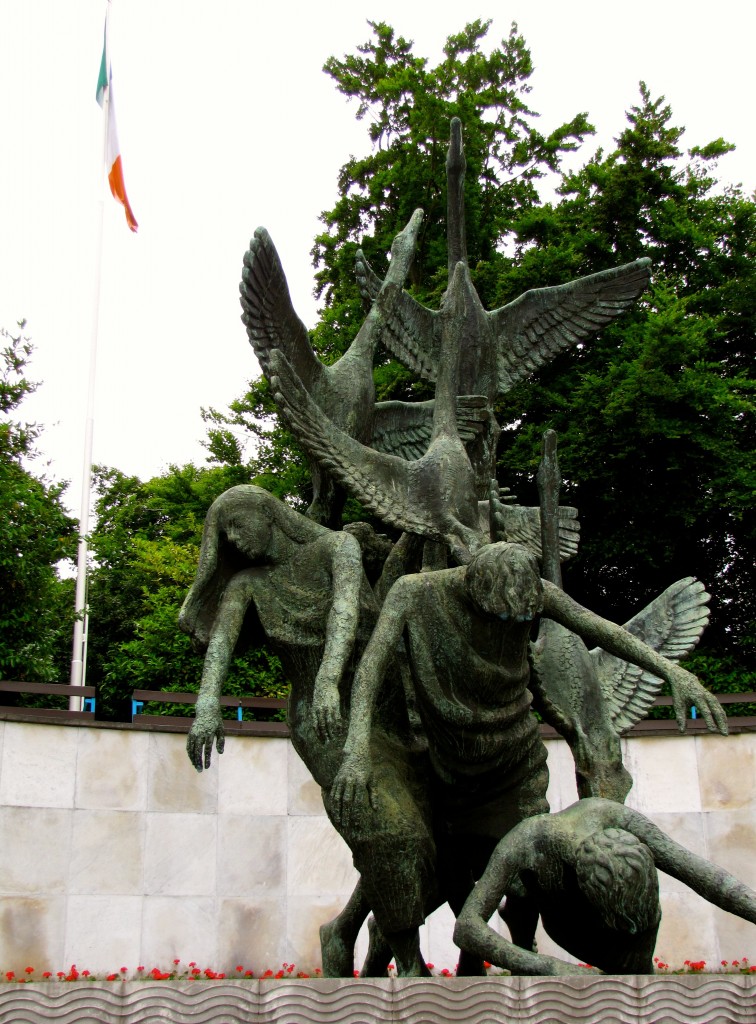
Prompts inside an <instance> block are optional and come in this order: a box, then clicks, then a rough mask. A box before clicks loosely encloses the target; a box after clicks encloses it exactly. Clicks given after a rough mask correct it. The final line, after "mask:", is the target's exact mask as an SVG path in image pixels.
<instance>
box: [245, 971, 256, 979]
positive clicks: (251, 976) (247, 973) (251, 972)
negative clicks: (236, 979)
mask: <svg viewBox="0 0 756 1024" xmlns="http://www.w3.org/2000/svg"><path fill="white" fill-rule="evenodd" d="M254 976H255V972H254V971H245V972H244V977H245V978H254Z"/></svg>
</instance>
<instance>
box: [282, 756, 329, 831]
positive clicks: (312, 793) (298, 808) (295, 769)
mask: <svg viewBox="0 0 756 1024" xmlns="http://www.w3.org/2000/svg"><path fill="white" fill-rule="evenodd" d="M287 746H288V752H287V764H288V779H289V800H288V811H289V814H323V797H322V796H321V792H320V786H319V785H318V784H317V782H316V781H315V779H313V777H312V775H310V773H309V771H308V769H307V767H306V765H305V763H304V761H303V760H302V758H301V757H300V756H299V754H298V753H297V752H296V750H295V749H294V747H292V745H291V743H289V744H287Z"/></svg>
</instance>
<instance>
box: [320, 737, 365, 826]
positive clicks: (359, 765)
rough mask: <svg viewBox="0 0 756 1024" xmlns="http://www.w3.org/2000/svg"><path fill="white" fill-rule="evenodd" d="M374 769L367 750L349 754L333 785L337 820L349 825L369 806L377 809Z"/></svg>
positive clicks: (332, 797) (333, 802)
mask: <svg viewBox="0 0 756 1024" xmlns="http://www.w3.org/2000/svg"><path fill="white" fill-rule="evenodd" d="M371 777H372V771H371V767H370V758H369V755H368V754H367V752H364V753H363V752H362V751H355V752H354V753H352V754H347V755H346V757H345V758H344V761H343V763H342V765H341V768H339V770H338V772H337V774H336V778H335V779H334V780H333V786H332V787H331V793H330V797H331V803H332V805H333V812H334V815H335V817H336V820H337V822H338V823H339V824H340V825H344V826H348V825H350V824H351V823H352V822H356V821H357V820H358V819H359V817H360V816H361V815H362V814H363V813H364V812H365V811H366V810H367V808H368V806H370V807H372V808H373V809H374V810H375V809H376V807H377V805H376V800H375V794H374V792H373V790H372V786H371V781H372V778H371Z"/></svg>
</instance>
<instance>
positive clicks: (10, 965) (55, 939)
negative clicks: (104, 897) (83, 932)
mask: <svg viewBox="0 0 756 1024" xmlns="http://www.w3.org/2000/svg"><path fill="white" fill-rule="evenodd" d="M65 930H66V898H65V896H49V895H45V896H34V897H27V896H4V897H3V898H2V899H1V900H0V967H2V970H3V971H15V972H16V974H17V975H18V976H19V977H24V974H23V971H24V968H25V967H33V968H34V970H35V975H36V977H37V978H40V979H41V975H42V972H43V971H46V970H48V971H53V972H54V971H57V970H60V969H61V965H62V964H63V962H64V959H63V954H64V949H63V941H64V935H65Z"/></svg>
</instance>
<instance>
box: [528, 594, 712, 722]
mask: <svg viewBox="0 0 756 1024" xmlns="http://www.w3.org/2000/svg"><path fill="white" fill-rule="evenodd" d="M543 587H544V608H543V612H544V615H547V616H548V617H549V618H551V619H554V620H555V621H556V622H560V623H561V624H562V625H563V626H566V627H567V629H571V630H572V632H573V633H577V634H578V636H581V637H582V638H583V639H584V640H585V641H586V643H588V644H592V645H594V646H596V647H603V648H604V650H605V651H609V653H610V654H614V655H615V656H616V657H618V658H624V659H625V660H626V661H630V662H632V663H633V664H635V665H639V666H640V667H641V668H643V669H645V670H646V671H648V672H653V674H654V675H657V676H660V677H661V678H662V679H664V680H666V681H667V682H668V683H669V685H670V686H671V687H672V695H673V698H674V706H675V718H676V719H677V724H678V726H679V728H680V732H685V718H686V707H687V706H689V705H691V704H695V705H696V708H697V709H698V710H699V711H700V712H701V715H702V716H703V719H704V721H705V722H706V725H707V726H708V728H709V731H710V732H716V731H719V732H720V733H722V735H723V736H726V735H727V719H726V717H725V714H724V711H723V710H722V706H721V704H720V703H719V701H718V700H717V699H716V697H714V696H713V694H711V693H709V691H708V690H705V689H704V687H703V686H702V685H701V684H700V683H699V681H698V680H697V679H696V677H695V676H694V675H693V674H692V673H691V672H687V671H686V670H685V669H684V668H681V667H680V666H679V665H677V664H676V663H675V662H673V661H669V660H668V659H667V658H664V657H662V655H660V654H657V652H656V651H654V650H652V649H651V648H650V647H649V646H648V645H647V644H644V643H643V641H642V640H639V639H638V638H637V637H635V636H633V635H632V633H629V632H628V631H627V630H626V629H623V627H622V626H618V625H617V624H616V623H614V622H609V621H608V620H607V619H602V618H601V616H600V615H596V614H594V613H593V612H591V611H588V609H587V608H583V606H582V605H579V604H578V603H577V601H573V600H572V598H571V597H568V596H567V594H565V593H564V592H563V591H561V590H559V589H558V587H555V586H553V585H552V584H551V583H548V582H546V581H544V584H543Z"/></svg>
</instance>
